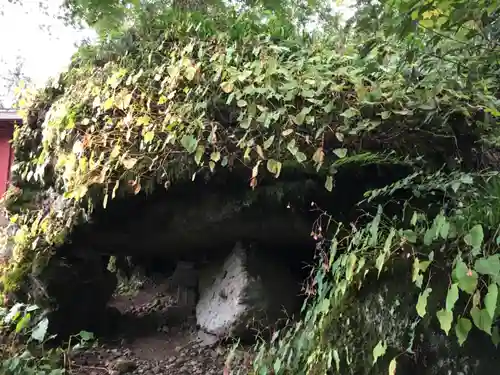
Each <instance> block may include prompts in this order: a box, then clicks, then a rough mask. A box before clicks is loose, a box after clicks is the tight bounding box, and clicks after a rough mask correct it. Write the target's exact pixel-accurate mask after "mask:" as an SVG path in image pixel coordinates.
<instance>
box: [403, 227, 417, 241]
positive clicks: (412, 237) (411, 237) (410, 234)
mask: <svg viewBox="0 0 500 375" xmlns="http://www.w3.org/2000/svg"><path fill="white" fill-rule="evenodd" d="M403 236H404V237H405V238H406V240H407V241H408V242H409V243H413V244H414V243H417V234H416V233H415V232H414V231H412V230H411V229H406V230H404V231H403Z"/></svg>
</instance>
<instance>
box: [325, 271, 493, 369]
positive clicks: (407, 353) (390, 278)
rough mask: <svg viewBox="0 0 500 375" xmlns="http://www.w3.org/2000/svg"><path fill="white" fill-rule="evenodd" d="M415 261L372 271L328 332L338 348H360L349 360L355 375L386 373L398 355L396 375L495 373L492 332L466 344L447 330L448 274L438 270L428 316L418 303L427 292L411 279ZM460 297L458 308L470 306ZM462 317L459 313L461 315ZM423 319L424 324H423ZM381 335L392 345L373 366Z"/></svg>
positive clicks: (470, 338) (472, 335)
mask: <svg viewBox="0 0 500 375" xmlns="http://www.w3.org/2000/svg"><path fill="white" fill-rule="evenodd" d="M411 269H412V268H411V264H403V265H398V266H395V267H394V269H393V270H392V271H391V272H390V273H389V272H387V273H386V274H382V275H381V276H380V278H377V276H376V275H375V276H373V277H371V276H369V277H368V278H367V279H366V280H365V282H364V287H363V288H362V289H361V291H360V292H359V293H358V294H357V295H355V296H353V299H352V301H350V303H348V304H347V305H346V307H345V310H344V311H343V317H344V318H341V319H339V321H338V322H336V324H332V325H331V326H330V328H329V330H327V331H325V335H326V337H328V338H329V341H330V342H335V343H336V347H338V348H343V347H344V346H345V345H349V346H350V347H356V348H358V352H357V355H356V356H355V357H353V358H352V359H351V363H349V364H346V363H344V364H343V365H344V366H346V367H345V368H349V370H351V371H352V373H355V374H360V375H361V374H367V375H368V374H369V375H385V374H387V369H388V366H389V362H390V361H391V360H392V359H393V358H397V368H396V373H395V375H451V374H453V375H455V374H456V375H458V374H460V375H489V374H493V373H496V371H497V370H496V369H498V368H499V366H500V356H499V355H498V349H496V348H495V346H494V345H493V344H492V341H491V337H488V336H487V335H486V334H484V333H482V332H480V331H479V330H478V329H477V328H475V327H474V328H473V330H472V331H471V332H470V333H469V336H468V339H467V341H466V342H465V344H464V346H462V347H460V346H459V345H458V343H457V337H456V335H455V334H454V330H455V328H454V326H453V328H452V330H451V331H450V334H449V335H448V336H446V334H445V333H444V332H443V331H442V330H441V328H440V326H439V322H438V320H437V318H436V311H438V310H439V309H441V308H442V307H443V306H442V305H443V302H444V301H445V298H446V290H447V288H448V285H449V280H448V278H447V277H448V275H447V274H445V273H439V272H440V271H439V272H435V273H433V276H434V277H433V280H432V281H433V283H432V287H433V291H432V293H431V295H430V297H429V299H428V304H427V313H426V315H425V317H424V318H420V317H419V316H418V315H417V312H416V309H415V306H416V303H417V301H418V296H419V293H420V292H421V291H420V290H419V289H418V288H417V287H416V286H415V285H414V284H413V283H412V281H411ZM464 310H466V309H465V304H464V305H463V306H462V305H460V300H459V302H458V303H457V305H456V306H455V311H464ZM455 318H456V316H455ZM417 323H418V324H417ZM379 340H382V341H383V342H385V343H386V344H387V351H386V355H385V356H383V357H382V358H380V359H379V360H378V361H377V364H376V365H375V366H373V367H372V365H371V364H372V362H373V357H372V352H373V348H374V347H375V346H376V345H377V343H378V342H379Z"/></svg>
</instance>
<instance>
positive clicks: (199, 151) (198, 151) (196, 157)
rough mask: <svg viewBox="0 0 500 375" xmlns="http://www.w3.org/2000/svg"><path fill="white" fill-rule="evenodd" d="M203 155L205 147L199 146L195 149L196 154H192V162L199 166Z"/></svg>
mask: <svg viewBox="0 0 500 375" xmlns="http://www.w3.org/2000/svg"><path fill="white" fill-rule="evenodd" d="M204 153H205V146H203V145H200V146H198V147H197V148H196V153H195V154H194V161H195V162H196V164H197V165H200V163H201V158H202V157H203V154H204Z"/></svg>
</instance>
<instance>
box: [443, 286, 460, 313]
mask: <svg viewBox="0 0 500 375" xmlns="http://www.w3.org/2000/svg"><path fill="white" fill-rule="evenodd" d="M457 300H458V284H457V283H454V284H451V286H450V289H448V294H447V295H446V310H448V311H453V307H455V303H456V302H457Z"/></svg>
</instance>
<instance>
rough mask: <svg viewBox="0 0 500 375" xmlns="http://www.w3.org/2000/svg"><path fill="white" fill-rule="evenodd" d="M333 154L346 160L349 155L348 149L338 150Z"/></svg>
mask: <svg viewBox="0 0 500 375" xmlns="http://www.w3.org/2000/svg"><path fill="white" fill-rule="evenodd" d="M333 153H334V154H335V155H337V156H338V157H339V158H340V159H342V158H345V157H346V155H347V148H337V149H335V150H333Z"/></svg>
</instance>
